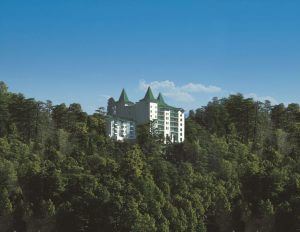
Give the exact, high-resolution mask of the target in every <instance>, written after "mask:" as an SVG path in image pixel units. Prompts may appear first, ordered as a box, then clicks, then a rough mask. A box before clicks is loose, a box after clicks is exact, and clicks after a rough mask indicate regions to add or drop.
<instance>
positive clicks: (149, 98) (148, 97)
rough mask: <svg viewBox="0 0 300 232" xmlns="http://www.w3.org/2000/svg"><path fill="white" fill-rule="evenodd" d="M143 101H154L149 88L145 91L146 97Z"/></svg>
mask: <svg viewBox="0 0 300 232" xmlns="http://www.w3.org/2000/svg"><path fill="white" fill-rule="evenodd" d="M144 100H147V101H155V100H156V99H155V98H154V96H153V93H152V90H151V88H150V86H149V88H148V90H147V93H146V95H145V97H144Z"/></svg>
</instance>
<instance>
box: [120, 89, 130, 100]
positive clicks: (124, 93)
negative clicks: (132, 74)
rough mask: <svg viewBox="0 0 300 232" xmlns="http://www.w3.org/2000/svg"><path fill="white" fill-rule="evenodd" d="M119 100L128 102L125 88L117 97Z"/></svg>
mask: <svg viewBox="0 0 300 232" xmlns="http://www.w3.org/2000/svg"><path fill="white" fill-rule="evenodd" d="M119 102H124V103H126V102H130V101H129V99H128V96H127V93H126V91H125V89H123V90H122V93H121V96H120V98H119Z"/></svg>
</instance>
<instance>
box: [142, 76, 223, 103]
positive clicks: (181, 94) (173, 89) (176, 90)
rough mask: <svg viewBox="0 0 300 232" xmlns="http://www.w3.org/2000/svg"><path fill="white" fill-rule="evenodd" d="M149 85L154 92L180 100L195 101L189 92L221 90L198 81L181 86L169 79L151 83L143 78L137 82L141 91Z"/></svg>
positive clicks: (214, 91)
mask: <svg viewBox="0 0 300 232" xmlns="http://www.w3.org/2000/svg"><path fill="white" fill-rule="evenodd" d="M149 86H150V87H151V88H152V90H154V91H155V92H162V93H163V94H164V95H165V96H168V97H171V98H173V99H175V100H177V101H181V102H192V101H195V98H194V97H193V96H192V95H191V93H217V92H220V91H221V88H219V87H216V86H211V85H210V86H205V85H203V84H199V83H196V84H195V83H188V84H186V85H183V86H176V84H175V83H174V82H173V81H169V80H165V81H153V82H151V83H146V82H145V81H144V80H141V81H140V83H139V88H140V90H142V91H146V90H147V88H148V87H149Z"/></svg>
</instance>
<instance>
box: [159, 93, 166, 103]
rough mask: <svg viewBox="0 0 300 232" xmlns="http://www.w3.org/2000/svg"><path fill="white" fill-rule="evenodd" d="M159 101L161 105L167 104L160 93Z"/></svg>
mask: <svg viewBox="0 0 300 232" xmlns="http://www.w3.org/2000/svg"><path fill="white" fill-rule="evenodd" d="M157 101H158V102H159V103H161V104H164V105H165V104H166V103H165V100H164V97H163V95H162V94H161V93H159V95H158V97H157Z"/></svg>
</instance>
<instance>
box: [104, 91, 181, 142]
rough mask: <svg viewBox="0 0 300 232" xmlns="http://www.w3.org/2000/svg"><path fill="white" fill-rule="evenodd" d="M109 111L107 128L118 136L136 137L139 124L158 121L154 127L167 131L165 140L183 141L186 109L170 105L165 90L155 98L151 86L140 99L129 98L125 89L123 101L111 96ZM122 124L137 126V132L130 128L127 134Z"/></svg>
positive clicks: (163, 132) (113, 136)
mask: <svg viewBox="0 0 300 232" xmlns="http://www.w3.org/2000/svg"><path fill="white" fill-rule="evenodd" d="M107 112H108V115H109V117H110V119H109V120H108V128H107V130H108V135H109V136H110V137H112V138H115V139H117V140H124V139H135V138H136V127H137V126H138V125H142V124H146V123H149V122H154V123H153V125H154V127H155V128H156V129H157V131H158V133H159V134H161V135H163V137H164V140H165V142H167V141H169V142H172V143H181V142H183V141H184V138H185V137H184V133H185V118H184V110H183V109H181V108H176V107H172V106H169V105H167V104H166V103H165V101H164V99H163V96H162V94H159V96H158V97H157V98H154V96H153V93H152V91H151V88H150V87H149V88H148V90H147V93H146V95H145V97H144V98H143V99H142V100H140V101H139V102H136V103H133V102H131V101H129V99H128V96H127V94H126V92H125V90H124V89H123V91H122V93H121V96H120V98H119V101H115V100H114V99H113V98H111V99H110V100H109V103H108V108H107ZM122 123H123V124H122ZM118 125H126V126H125V127H126V128H128V127H131V128H132V127H134V129H132V130H131V131H134V132H130V130H129V131H128V130H127V132H126V133H125V134H124V133H121V132H122V131H119V129H118V128H119V127H118ZM121 127H122V126H121ZM116 131H117V132H116ZM119 132H120V133H119ZM116 133H117V135H116ZM128 133H129V134H128ZM130 133H131V134H130ZM133 135H134V136H133Z"/></svg>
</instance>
